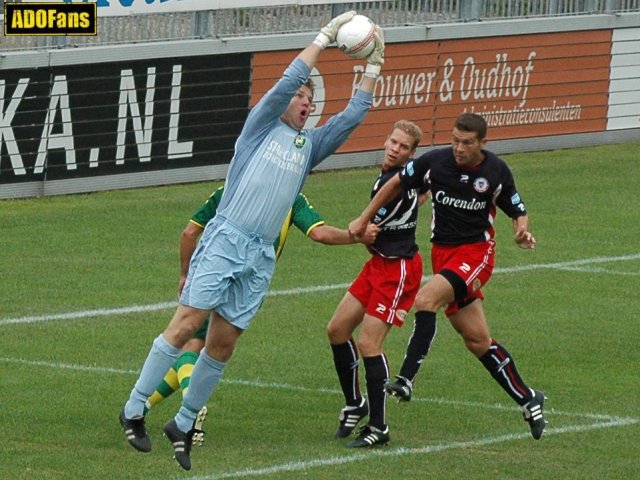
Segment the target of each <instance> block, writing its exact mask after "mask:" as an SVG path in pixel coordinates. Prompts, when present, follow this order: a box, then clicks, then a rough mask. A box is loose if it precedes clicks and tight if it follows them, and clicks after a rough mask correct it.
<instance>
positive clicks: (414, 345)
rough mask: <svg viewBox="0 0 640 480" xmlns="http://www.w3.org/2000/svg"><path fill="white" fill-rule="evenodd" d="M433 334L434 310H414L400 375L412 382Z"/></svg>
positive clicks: (425, 354)
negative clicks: (414, 314)
mask: <svg viewBox="0 0 640 480" xmlns="http://www.w3.org/2000/svg"><path fill="white" fill-rule="evenodd" d="M435 336H436V314H435V312H427V311H424V310H422V311H419V312H416V319H415V322H414V324H413V332H412V333H411V337H410V338H409V344H408V345H407V352H406V354H405V357H404V360H403V361H402V367H400V373H399V375H400V376H401V377H404V378H406V379H407V380H409V381H410V382H412V383H413V381H414V380H415V378H416V375H417V374H418V370H419V369H420V365H422V362H424V359H425V357H426V356H427V353H429V348H430V347H431V343H432V342H433V339H434V337H435Z"/></svg>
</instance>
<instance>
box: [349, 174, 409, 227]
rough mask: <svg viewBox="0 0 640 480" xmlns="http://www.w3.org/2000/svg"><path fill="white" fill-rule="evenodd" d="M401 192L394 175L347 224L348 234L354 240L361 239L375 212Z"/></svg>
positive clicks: (397, 178) (398, 179)
mask: <svg viewBox="0 0 640 480" xmlns="http://www.w3.org/2000/svg"><path fill="white" fill-rule="evenodd" d="M401 192H402V186H401V185H400V176H399V175H395V176H394V177H393V178H391V179H390V180H389V181H388V182H387V183H385V184H384V186H383V187H382V188H381V189H380V190H379V191H378V193H376V195H375V196H374V197H373V198H372V199H371V202H369V205H367V208H365V209H364V210H363V212H362V213H361V214H360V216H359V217H358V218H356V219H355V220H353V221H351V223H349V234H350V235H353V237H354V238H356V239H358V238H361V237H362V236H363V234H364V232H365V230H366V229H367V225H368V224H369V222H370V221H371V219H372V218H373V216H374V215H375V214H376V212H377V211H378V210H380V208H381V207H383V206H384V205H386V204H387V203H389V202H390V201H391V200H392V199H393V198H395V197H397V196H398V195H399V194H400V193H401Z"/></svg>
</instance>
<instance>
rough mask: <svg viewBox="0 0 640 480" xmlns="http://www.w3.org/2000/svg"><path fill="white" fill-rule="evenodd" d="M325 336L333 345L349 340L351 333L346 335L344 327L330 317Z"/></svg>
mask: <svg viewBox="0 0 640 480" xmlns="http://www.w3.org/2000/svg"><path fill="white" fill-rule="evenodd" d="M327 338H328V339H329V342H330V343H332V344H334V345H340V344H342V343H344V342H346V341H347V340H349V338H351V335H350V334H349V335H348V336H347V335H346V334H345V332H344V328H341V327H340V325H339V323H338V322H335V321H334V320H333V319H332V320H331V321H330V322H329V324H328V325H327Z"/></svg>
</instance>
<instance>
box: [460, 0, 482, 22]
mask: <svg viewBox="0 0 640 480" xmlns="http://www.w3.org/2000/svg"><path fill="white" fill-rule="evenodd" d="M482 4H483V2H482V1H481V0H460V3H459V6H460V7H459V12H458V16H459V18H460V20H474V19H477V18H480V17H481V16H482Z"/></svg>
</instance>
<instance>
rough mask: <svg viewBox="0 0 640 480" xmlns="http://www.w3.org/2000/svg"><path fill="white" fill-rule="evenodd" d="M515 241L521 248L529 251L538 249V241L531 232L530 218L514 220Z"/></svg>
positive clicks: (525, 216)
mask: <svg viewBox="0 0 640 480" xmlns="http://www.w3.org/2000/svg"><path fill="white" fill-rule="evenodd" d="M513 239H514V240H515V242H516V243H517V244H518V246H519V247H520V248H526V249H528V250H534V249H535V248H536V239H535V238H534V237H533V235H532V234H531V232H529V217H528V216H527V215H523V216H521V217H518V218H514V219H513Z"/></svg>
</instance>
